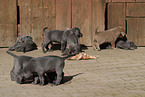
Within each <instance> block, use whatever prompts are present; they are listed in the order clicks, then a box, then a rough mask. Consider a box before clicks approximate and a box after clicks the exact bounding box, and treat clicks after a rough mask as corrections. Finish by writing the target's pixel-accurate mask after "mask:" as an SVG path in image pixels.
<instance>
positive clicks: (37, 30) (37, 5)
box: [30, 0, 44, 45]
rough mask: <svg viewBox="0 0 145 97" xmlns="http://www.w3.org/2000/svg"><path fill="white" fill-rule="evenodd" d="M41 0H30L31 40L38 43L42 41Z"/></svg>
mask: <svg viewBox="0 0 145 97" xmlns="http://www.w3.org/2000/svg"><path fill="white" fill-rule="evenodd" d="M42 3H43V2H42V0H31V6H30V7H31V8H30V9H31V29H32V37H33V40H34V41H35V42H36V43H37V44H38V45H40V44H41V43H42V28H43V27H44V22H43V6H42V5H43V4H42Z"/></svg>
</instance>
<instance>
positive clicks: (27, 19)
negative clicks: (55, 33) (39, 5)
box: [18, 0, 31, 36]
mask: <svg viewBox="0 0 145 97" xmlns="http://www.w3.org/2000/svg"><path fill="white" fill-rule="evenodd" d="M18 2H19V8H20V33H19V36H20V35H30V36H31V13H30V11H31V9H30V0H19V1H18Z"/></svg>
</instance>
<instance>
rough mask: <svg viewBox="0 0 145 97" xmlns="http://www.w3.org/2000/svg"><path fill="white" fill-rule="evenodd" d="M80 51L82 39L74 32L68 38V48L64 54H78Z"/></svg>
mask: <svg viewBox="0 0 145 97" xmlns="http://www.w3.org/2000/svg"><path fill="white" fill-rule="evenodd" d="M79 52H80V40H79V38H78V36H76V35H75V34H74V33H73V34H71V35H69V36H68V38H67V45H66V49H65V51H64V55H65V54H67V55H74V54H78V53H79Z"/></svg>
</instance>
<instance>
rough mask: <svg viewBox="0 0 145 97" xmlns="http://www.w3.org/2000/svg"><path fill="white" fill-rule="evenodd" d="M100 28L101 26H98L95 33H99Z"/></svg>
mask: <svg viewBox="0 0 145 97" xmlns="http://www.w3.org/2000/svg"><path fill="white" fill-rule="evenodd" d="M98 29H99V26H98V27H97V29H96V31H95V34H98V33H99V32H98Z"/></svg>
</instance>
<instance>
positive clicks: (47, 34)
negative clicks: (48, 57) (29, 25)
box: [41, 27, 82, 53]
mask: <svg viewBox="0 0 145 97" xmlns="http://www.w3.org/2000/svg"><path fill="white" fill-rule="evenodd" d="M47 28H48V27H46V28H44V29H43V32H44V42H43V43H42V45H41V46H42V51H43V53H46V52H47V51H48V50H50V49H49V48H48V45H49V44H52V42H58V43H61V51H62V52H63V51H64V50H65V46H66V40H67V37H68V36H69V35H70V34H72V33H75V34H76V35H77V36H78V37H82V33H81V32H80V29H79V28H77V27H74V28H72V29H69V30H65V31H64V30H51V31H46V29H47ZM44 48H46V51H45V50H44Z"/></svg>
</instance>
